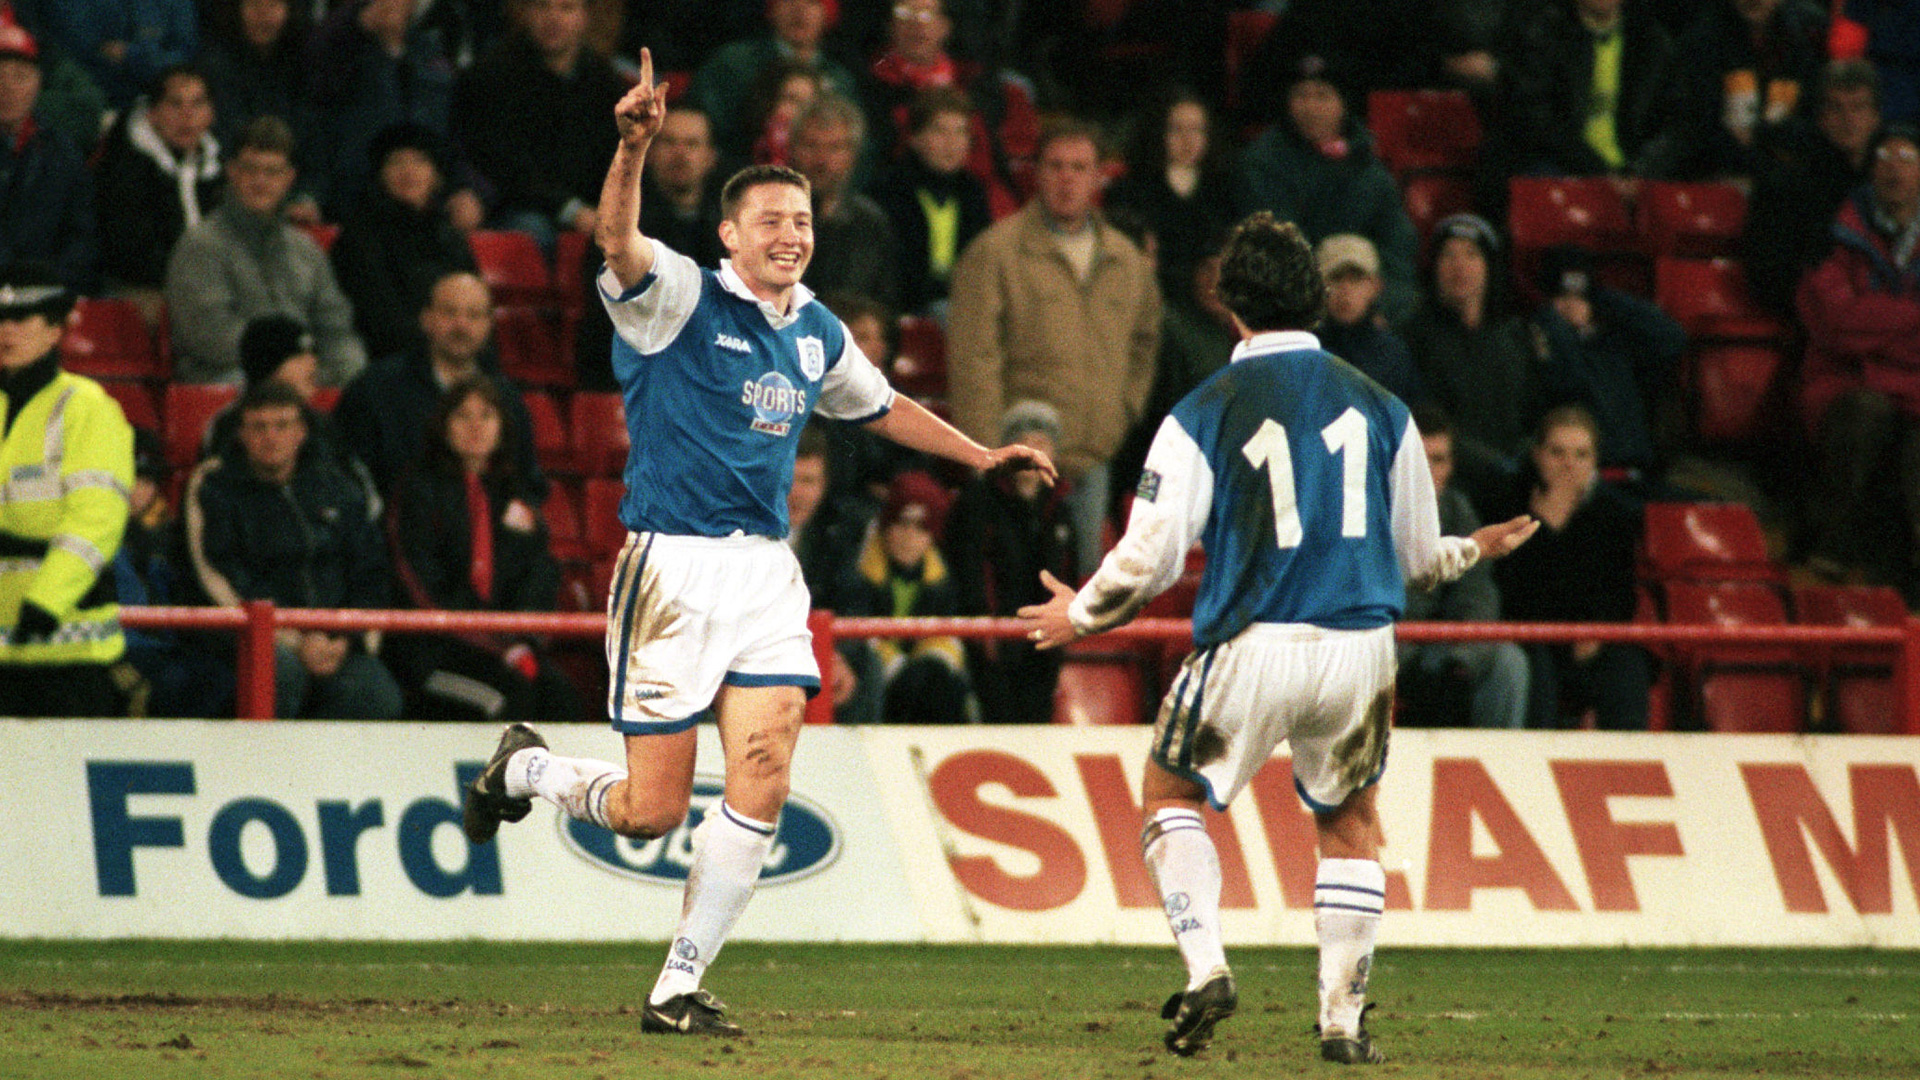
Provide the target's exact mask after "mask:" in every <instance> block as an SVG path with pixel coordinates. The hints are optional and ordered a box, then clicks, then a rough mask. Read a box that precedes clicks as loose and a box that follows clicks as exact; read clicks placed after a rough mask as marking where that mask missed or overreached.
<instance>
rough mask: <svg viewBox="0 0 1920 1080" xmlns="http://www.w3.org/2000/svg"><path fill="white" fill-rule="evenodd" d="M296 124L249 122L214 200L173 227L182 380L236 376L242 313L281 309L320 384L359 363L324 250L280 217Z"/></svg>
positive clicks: (172, 292) (169, 295)
mask: <svg viewBox="0 0 1920 1080" xmlns="http://www.w3.org/2000/svg"><path fill="white" fill-rule="evenodd" d="M293 154H294V144H293V130H292V129H291V128H289V127H288V126H287V124H286V121H284V120H281V119H279V118H278V117H272V116H263V117H261V118H259V119H258V120H255V121H254V122H253V123H251V124H249V125H247V129H246V130H245V131H243V132H241V134H240V143H239V145H238V146H236V147H235V148H234V151H233V156H232V157H230V158H228V160H227V193H226V197H225V198H223V199H221V201H220V205H219V206H218V207H216V208H215V209H214V211H213V212H212V213H211V214H208V215H207V216H206V217H205V218H203V219H202V220H201V222H200V223H199V224H198V225H195V226H192V227H191V228H189V229H187V230H186V231H185V232H183V233H181V234H180V239H179V241H178V242H177V243H175V244H174V247H173V254H172V255H171V256H170V257H169V258H168V260H167V279H166V301H167V312H168V317H169V320H170V326H171V330H172V335H173V364H174V372H175V374H176V376H177V377H178V378H179V379H180V380H181V381H183V382H199V383H221V382H228V383H230V382H238V381H239V379H240V375H241V372H240V356H239V349H240V335H241V333H242V332H243V331H244V330H245V329H246V326H247V321H248V320H250V319H252V318H254V317H255V316H258V315H265V314H268V313H270V312H276V311H277V312H281V313H283V314H286V315H291V316H293V317H294V318H296V319H299V320H300V321H301V322H302V323H304V324H305V325H306V326H307V328H308V329H309V330H310V331H311V332H312V334H313V339H314V347H315V352H316V353H318V355H319V357H320V382H321V385H323V386H343V385H345V384H346V382H347V381H348V380H349V379H351V378H353V376H354V375H355V374H357V373H358V372H359V371H360V369H361V368H362V367H364V366H366V362H367V353H366V347H365V346H364V345H362V344H361V342H360V337H359V335H357V334H355V333H354V332H353V305H352V304H351V303H349V302H348V300H347V297H346V294H345V293H343V292H341V291H340V284H339V282H338V281H336V280H335V278H334V276H333V267H332V266H331V265H329V264H328V262H327V256H326V253H325V252H323V251H321V250H320V246H319V245H318V244H316V243H314V242H313V239H312V238H311V237H309V236H308V235H307V234H306V233H304V232H302V231H301V230H300V229H298V228H295V227H294V226H293V225H291V224H288V223H287V222H286V221H285V220H284V219H283V218H282V217H281V208H282V207H283V206H284V205H285V204H286V201H287V196H288V195H289V194H290V193H291V192H292V191H293V183H294V178H295V175H296V173H295V170H294V166H293Z"/></svg>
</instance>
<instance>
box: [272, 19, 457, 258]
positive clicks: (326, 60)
mask: <svg viewBox="0 0 1920 1080" xmlns="http://www.w3.org/2000/svg"><path fill="white" fill-rule="evenodd" d="M420 2H421V0H351V2H349V3H343V4H340V5H338V6H336V7H335V8H334V9H333V12H332V14H331V15H329V16H328V17H327V19H326V21H325V22H323V23H321V24H320V26H319V28H318V29H316V30H315V31H314V34H313V38H312V40H311V41H309V42H308V45H307V50H308V57H307V64H308V72H309V76H308V79H307V99H308V105H309V108H310V118H309V131H308V132H307V135H306V143H305V144H304V145H305V150H306V151H307V162H308V165H307V167H306V168H305V170H304V171H305V173H306V177H307V185H308V187H309V188H310V189H311V190H312V192H313V193H314V195H315V197H316V198H317V199H318V201H319V203H320V211H321V214H322V216H323V217H325V219H326V220H328V221H341V220H344V219H345V217H346V216H347V214H348V212H349V211H350V210H352V209H353V208H354V207H357V206H358V205H360V203H361V202H362V201H363V200H364V199H365V198H366V196H367V194H368V192H370V191H372V190H374V188H375V186H376V184H375V181H376V179H377V172H376V169H375V167H374V165H373V163H372V155H371V153H370V151H371V149H372V147H373V143H374V140H375V138H376V137H378V135H379V134H380V132H382V131H384V130H386V129H387V128H389V127H391V126H393V125H395V124H417V125H419V126H421V127H424V128H426V129H427V130H428V131H431V132H433V133H435V134H436V135H446V134H447V133H448V131H449V125H450V124H451V122H452V115H453V76H454V72H453V61H452V59H451V58H450V57H449V56H448V55H447V52H446V46H445V43H444V42H442V41H441V40H440V34H439V31H438V30H436V29H434V28H432V27H430V26H428V25H426V24H425V23H424V22H422V21H420V20H418V19H417V18H416V16H417V15H418V6H419V4H420ZM442 171H443V172H445V171H446V167H445V166H444V165H443V169H442ZM452 178H454V177H453V175H452V174H449V179H452ZM458 181H459V182H457V183H455V184H453V185H451V186H452V187H454V188H455V189H456V190H455V191H453V193H452V197H451V199H450V202H451V204H452V206H453V209H454V213H455V216H456V218H457V219H458V220H460V221H461V223H462V225H463V227H465V228H473V227H475V226H477V225H479V224H480V218H481V216H482V213H483V210H482V208H481V206H480V200H479V197H478V196H477V195H475V194H474V193H473V191H472V190H471V189H470V187H469V186H468V184H467V183H466V178H465V175H464V172H462V173H461V174H459V176H458Z"/></svg>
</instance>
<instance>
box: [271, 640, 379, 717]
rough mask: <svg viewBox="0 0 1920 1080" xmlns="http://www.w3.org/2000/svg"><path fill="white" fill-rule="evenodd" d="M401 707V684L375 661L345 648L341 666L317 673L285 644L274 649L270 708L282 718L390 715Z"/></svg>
mask: <svg viewBox="0 0 1920 1080" xmlns="http://www.w3.org/2000/svg"><path fill="white" fill-rule="evenodd" d="M402 708H403V706H402V703H401V698H400V684H399V683H396V682H394V681H393V676H392V675H390V674H388V673H387V669H386V667H385V666H384V665H382V664H381V663H380V661H378V660H376V659H374V658H373V657H371V656H368V655H367V654H366V653H362V652H352V653H348V654H347V658H346V659H345V660H343V661H341V662H340V670H338V671H336V672H334V673H333V674H331V675H329V676H327V677H325V678H321V677H320V676H317V675H315V674H313V673H312V672H310V671H308V670H307V666H306V665H305V664H303V663H301V662H300V654H299V653H298V652H295V651H294V650H292V649H289V648H286V647H285V646H280V645H276V646H274V650H273V714H274V715H275V716H278V717H281V718H283V719H292V718H297V717H308V718H312V719H316V720H394V719H398V718H399V716H400V712H401V709H402Z"/></svg>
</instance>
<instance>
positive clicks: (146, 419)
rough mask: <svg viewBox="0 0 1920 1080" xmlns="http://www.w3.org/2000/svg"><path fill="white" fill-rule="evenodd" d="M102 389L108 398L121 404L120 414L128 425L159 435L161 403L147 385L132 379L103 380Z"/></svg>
mask: <svg viewBox="0 0 1920 1080" xmlns="http://www.w3.org/2000/svg"><path fill="white" fill-rule="evenodd" d="M100 387H101V389H103V390H105V391H106V392H107V396H108V397H111V398H112V399H113V400H115V401H117V402H119V403H120V412H121V413H122V414H123V415H125V416H126V418H127V423H129V424H132V425H133V426H134V427H137V428H145V429H147V430H148V431H151V432H154V433H156V434H158V433H159V431H160V403H159V400H158V399H157V398H156V397H155V395H154V392H153V391H152V390H150V389H148V388H147V384H146V383H143V382H136V381H133V380H130V379H101V380H100Z"/></svg>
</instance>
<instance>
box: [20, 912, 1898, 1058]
mask: <svg viewBox="0 0 1920 1080" xmlns="http://www.w3.org/2000/svg"><path fill="white" fill-rule="evenodd" d="M661 956H662V946H658V945H646V946H630V945H620V946H602V945H593V946H586V945H557V946H536V945H495V944H478V943H476V944H406V945H394V944H346V945H341V944H287V945H276V944H254V943H234V942H196V943H179V942H108V943H91V942H19V941H11V942H0V1077H5V1078H7V1080H39V1078H86V1080H118V1078H122V1077H136V1078H139V1080H167V1078H173V1077H184V1078H191V1080H226V1078H241V1077H245V1078H249V1080H251V1078H258V1077H272V1078H280V1077H311V1078H315V1080H329V1078H349V1077H354V1078H357V1077H403V1076H404V1077H411V1076H419V1077H514V1078H520V1077H530V1078H538V1077H556V1078H566V1080H594V1078H608V1080H618V1078H633V1080H642V1078H645V1080H660V1078H669V1077H707V1078H725V1077H742V1078H745V1077H753V1078H756V1080H758V1078H763V1077H767V1078H771V1077H794V1078H803V1080H816V1078H821V1080H824V1078H829V1077H831V1078H835V1080H839V1078H846V1077H854V1078H861V1080H883V1078H905V1077H932V1078H939V1080H987V1078H991V1080H1028V1078H1031V1080H1056V1078H1069V1077H1085V1078H1109V1077H1111V1078H1116V1080H1156V1078H1159V1080H1177V1078H1203V1077H1205V1078H1212V1077H1263V1078H1264V1077H1279V1076H1287V1077H1293V1076H1331V1075H1338V1074H1340V1073H1341V1071H1342V1070H1341V1069H1340V1068H1339V1067H1338V1066H1333V1065H1326V1064H1323V1063H1321V1062H1320V1060H1319V1056H1318V1052H1317V1043H1316V1042H1315V1041H1314V1037H1313V1035H1312V1034H1311V1033H1310V1028H1311V1025H1312V1023H1313V1018H1314V1004H1313V983H1314V957H1313V954H1312V952H1311V951H1309V950H1304V949H1237V950H1232V951H1231V952H1230V954H1229V956H1230V959H1231V960H1232V961H1233V963H1234V968H1235V972H1236V974H1237V976H1238V978H1239V981H1240V998H1241V1004H1240V1013H1239V1015H1237V1016H1235V1017H1234V1018H1233V1019H1232V1020H1229V1021H1227V1022H1226V1023H1224V1024H1222V1025H1221V1027H1220V1029H1219V1031H1218V1032H1217V1033H1216V1037H1215V1041H1214V1044H1213V1046H1212V1048H1210V1049H1209V1050H1207V1051H1205V1052H1204V1053H1202V1054H1201V1055H1200V1056H1198V1057H1195V1058H1191V1059H1179V1058H1174V1057H1172V1056H1171V1055H1169V1054H1167V1053H1166V1052H1165V1051H1164V1050H1163V1049H1161V1044H1160V1035H1161V1032H1162V1030H1163V1028H1164V1022H1163V1021H1161V1020H1160V1019H1159V1016H1158V1009H1159V1005H1160V1003H1161V1002H1162V1001H1163V1000H1164V999H1165V997H1166V995H1167V994H1168V993H1170V992H1171V991H1172V990H1173V989H1174V988H1175V987H1176V986H1177V985H1178V984H1179V983H1180V982H1181V981H1182V979H1181V971H1180V969H1179V967H1178V963H1177V961H1176V960H1175V958H1174V954H1173V950H1172V949H1171V948H1166V949H1137V948H1081V947H1047V948H1002V947H965V946H865V945H837V946H802V945H760V944H752V943H736V944H733V945H729V946H728V947H727V951H726V954H725V955H724V956H723V957H722V958H721V960H720V963H719V965H718V966H717V967H716V969H715V970H714V972H713V973H712V974H711V975H710V977H709V978H708V980H707V984H708V986H709V987H710V988H711V989H712V990H713V991H714V992H715V993H716V994H718V995H719V996H720V997H721V998H722V999H724V1000H726V1001H728V1002H730V1003H731V1005H732V1007H733V1008H732V1012H731V1015H732V1016H733V1017H734V1018H735V1019H737V1020H738V1021H739V1022H741V1023H742V1024H744V1025H745V1026H746V1027H747V1029H748V1032H749V1036H748V1037H747V1038H744V1039H738V1040H734V1041H731V1042H724V1041H717V1040H705V1039H698V1040H696V1039H685V1038H662V1037H658V1036H642V1035H641V1034H640V1030H639V1016H638V1013H637V1011H636V1007H637V1005H638V1004H639V1002H640V1000H641V997H642V995H644V994H645V993H646V991H647V990H648V989H649V988H651V986H652V985H653V979H654V975H655V973H656V972H657V970H658V965H659V962H660V959H661ZM1373 989H1374V994H1373V999H1374V1000H1375V1001H1376V1002H1377V1003H1378V1006H1379V1007H1378V1008H1377V1009H1375V1010H1374V1011H1373V1012H1372V1013H1371V1014H1370V1016H1369V1026H1370V1027H1371V1028H1372V1030H1373V1032H1374V1035H1375V1037H1376V1039H1377V1040H1378V1042H1379V1043H1380V1045H1381V1046H1382V1047H1383V1048H1384V1049H1385V1050H1386V1052H1387V1054H1388V1056H1389V1061H1388V1063H1387V1064H1386V1065H1384V1066H1381V1067H1379V1068H1376V1069H1372V1070H1367V1071H1365V1072H1363V1073H1362V1075H1376V1076H1381V1077H1395V1078H1407V1080H1426V1078H1448V1080H1535V1078H1541V1080H1544V1078H1548V1077H1553V1078H1562V1077H1593V1078H1600V1077H1606V1078H1619V1077H1662V1078H1688V1077H1706V1076H1742V1077H1761V1078H1769V1077H1820V1078H1823V1080H1825V1078H1860V1080H1870V1078H1882V1077H1884V1078H1889V1080H1893V1078H1898V1080H1912V1078H1914V1077H1920V954H1915V953H1901V952H1874V951H1831V950H1823V951H1800V950H1635V951H1624V950H1565V951H1517V950H1514V951H1508V950H1501V951H1482V950H1441V949H1392V950H1383V951H1382V952H1381V953H1380V954H1379V956H1378V957H1377V958H1376V961H1375V965H1374V975H1373Z"/></svg>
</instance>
